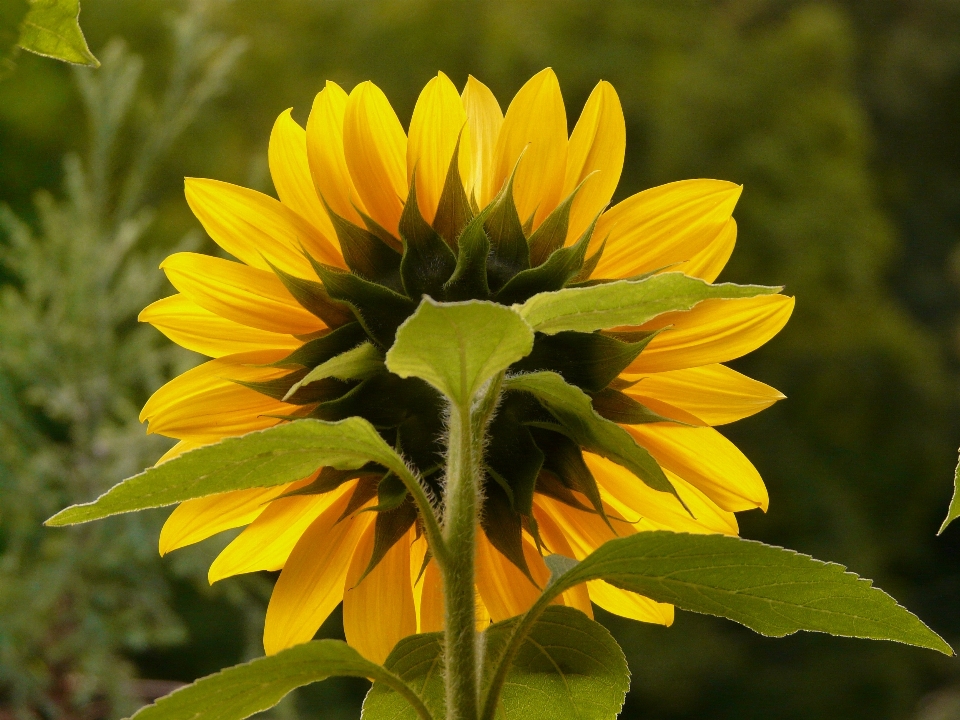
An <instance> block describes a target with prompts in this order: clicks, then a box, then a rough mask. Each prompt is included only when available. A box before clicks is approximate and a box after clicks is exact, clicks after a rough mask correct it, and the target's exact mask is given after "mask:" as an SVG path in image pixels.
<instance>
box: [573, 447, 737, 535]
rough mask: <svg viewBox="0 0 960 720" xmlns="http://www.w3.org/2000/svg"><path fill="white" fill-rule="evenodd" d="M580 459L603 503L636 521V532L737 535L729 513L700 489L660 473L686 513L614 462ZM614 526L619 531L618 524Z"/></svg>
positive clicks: (587, 455)
mask: <svg viewBox="0 0 960 720" xmlns="http://www.w3.org/2000/svg"><path fill="white" fill-rule="evenodd" d="M583 457H584V460H586V463H587V467H589V468H590V472H591V473H593V477H594V478H596V481H597V485H598V486H599V487H600V493H601V496H602V497H603V500H604V502H607V503H609V504H610V506H611V507H612V508H613V510H615V511H616V512H618V513H619V514H620V515H621V516H622V517H624V518H626V519H628V520H630V521H634V520H639V522H636V523H634V525H635V527H636V528H637V529H638V530H673V531H675V532H689V533H723V534H724V535H736V534H737V531H738V528H737V518H736V516H735V515H734V514H733V513H732V512H728V511H726V510H723V509H721V508H720V507H719V506H717V504H716V503H715V502H713V501H712V500H711V499H710V498H708V497H707V496H706V495H704V494H703V493H702V492H701V491H700V490H698V489H697V488H695V487H694V486H693V485H691V484H689V483H688V482H687V481H686V480H684V479H683V478H680V477H677V476H676V475H674V474H673V473H671V472H670V471H669V470H664V472H665V473H666V475H667V478H668V479H669V480H670V482H671V483H673V486H674V487H675V488H676V489H677V494H678V495H679V496H680V497H681V498H682V499H683V502H684V503H686V505H687V507H688V508H690V512H687V511H686V510H684V509H683V506H681V505H680V503H679V502H678V501H677V499H676V498H674V497H673V496H672V495H670V494H669V493H664V492H658V491H657V490H653V489H651V488H650V487H649V486H647V484H646V483H644V482H643V481H642V480H640V479H639V478H638V477H637V476H636V475H634V474H633V473H632V472H630V471H629V470H627V469H626V468H624V467H621V466H620V465H617V464H616V463H615V462H612V461H610V460H607V459H606V458H602V457H600V456H599V455H594V454H592V453H584V454H583ZM691 513H692V516H691ZM614 527H616V528H619V523H617V524H615V525H614Z"/></svg>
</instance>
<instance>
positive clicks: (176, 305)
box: [137, 295, 303, 358]
mask: <svg viewBox="0 0 960 720" xmlns="http://www.w3.org/2000/svg"><path fill="white" fill-rule="evenodd" d="M137 320H139V321H140V322H148V323H150V324H151V325H153V326H154V327H155V328H156V329H157V330H159V331H160V332H162V333H163V334H164V335H166V336H167V337H168V338H170V339H171V340H173V341H174V342H175V343H177V345H179V346H180V347H185V348H186V349H187V350H193V351H194V352H198V353H200V354H202V355H208V356H209V357H215V358H216V357H222V356H223V355H232V354H234V353H240V352H249V351H251V350H263V349H267V348H278V349H284V350H287V351H288V352H292V351H293V350H295V349H297V348H298V347H300V346H301V345H302V344H303V343H302V342H301V341H300V340H297V339H296V338H295V337H293V336H292V335H282V334H280V333H275V332H268V331H266V330H258V329H257V328H252V327H249V326H247V325H241V324H240V323H238V322H234V321H233V320H228V319H227V318H224V317H220V316H219V315H216V314H214V313H212V312H210V311H209V310H204V309H203V308H202V307H200V306H199V305H197V304H196V303H195V302H194V301H193V300H191V299H190V298H188V297H186V296H185V295H171V296H170V297H166V298H163V299H162V300H157V301H156V302H155V303H151V304H150V305H147V307H145V308H144V309H143V310H142V311H141V312H140V315H139V316H138V317H137Z"/></svg>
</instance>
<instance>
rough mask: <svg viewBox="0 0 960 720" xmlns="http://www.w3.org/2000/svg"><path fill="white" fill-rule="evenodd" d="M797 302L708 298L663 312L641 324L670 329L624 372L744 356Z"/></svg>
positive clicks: (767, 298)
mask: <svg viewBox="0 0 960 720" xmlns="http://www.w3.org/2000/svg"><path fill="white" fill-rule="evenodd" d="M793 305H794V298H792V297H786V296H784V295H761V296H759V297H754V298H742V299H737V300H704V301H703V302H701V303H700V304H699V305H697V306H696V307H694V308H693V310H690V311H688V312H676V313H664V314H663V315H660V316H659V317H657V318H655V319H654V320H652V321H650V322H649V323H647V324H645V325H643V326H642V327H643V329H645V330H654V329H657V328H667V329H665V330H664V331H663V332H662V333H660V334H659V335H657V336H656V337H655V338H653V340H651V341H650V344H649V345H647V347H646V348H644V350H643V352H642V353H640V356H639V357H638V358H637V359H636V360H634V361H633V362H632V363H631V364H630V366H629V367H628V368H627V369H626V371H625V372H627V373H628V374H646V373H658V372H664V371H667V370H679V369H682V368H691V367H699V366H701V365H711V364H713V363H721V362H726V361H728V360H733V359H734V358H738V357H741V356H743V355H746V354H747V353H749V352H753V351H754V350H756V349H757V348H758V347H760V346H761V345H763V344H764V343H765V342H767V341H768V340H770V339H771V338H772V337H773V336H774V335H776V334H777V333H778V332H780V330H781V329H782V328H783V326H784V325H786V324H787V320H789V319H790V315H791V313H792V312H793Z"/></svg>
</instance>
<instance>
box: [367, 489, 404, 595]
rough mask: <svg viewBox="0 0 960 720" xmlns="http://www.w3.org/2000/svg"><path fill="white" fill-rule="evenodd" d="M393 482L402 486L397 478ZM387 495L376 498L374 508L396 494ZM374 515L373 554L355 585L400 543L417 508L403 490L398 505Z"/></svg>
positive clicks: (370, 509) (391, 499) (391, 498)
mask: <svg viewBox="0 0 960 720" xmlns="http://www.w3.org/2000/svg"><path fill="white" fill-rule="evenodd" d="M386 480H387V478H386V477H385V478H384V479H383V480H381V482H380V484H381V485H383V483H384V481H386ZM395 480H396V484H398V485H400V486H402V485H403V483H402V482H400V479H399V478H396V477H395ZM389 493H390V491H388V495H387V496H386V497H385V496H384V495H383V494H380V495H379V497H378V500H379V504H378V505H377V506H375V507H380V506H382V505H384V504H385V503H386V504H390V503H392V502H393V497H394V496H395V495H396V493H395V492H394V493H393V495H390V494H389ZM374 510H375V508H366V510H365V512H366V511H374ZM376 513H377V519H376V520H375V521H374V525H373V552H372V553H371V555H370V562H369V563H367V567H366V568H365V569H364V571H363V574H362V575H360V579H359V580H357V585H359V584H360V583H361V582H363V579H364V578H365V577H366V576H367V575H369V574H370V573H371V572H372V571H373V569H374V568H375V567H377V565H379V564H380V561H381V560H383V558H384V556H385V555H386V554H387V553H388V552H389V551H390V548H392V547H393V546H394V545H396V544H397V543H398V542H400V541H401V540H402V539H403V536H404V535H406V534H407V531H408V530H409V529H410V528H411V527H413V524H414V523H415V522H416V521H417V506H416V505H414V504H413V500H411V499H410V498H409V497H407V494H406V490H404V493H403V495H402V496H401V500H400V503H399V504H398V505H397V506H395V507H393V508H386V509H382V510H376Z"/></svg>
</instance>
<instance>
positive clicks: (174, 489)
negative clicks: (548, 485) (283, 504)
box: [46, 417, 416, 526]
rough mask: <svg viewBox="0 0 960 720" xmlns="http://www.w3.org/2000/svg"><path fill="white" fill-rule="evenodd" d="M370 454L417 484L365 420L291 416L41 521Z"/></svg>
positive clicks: (361, 459)
mask: <svg viewBox="0 0 960 720" xmlns="http://www.w3.org/2000/svg"><path fill="white" fill-rule="evenodd" d="M370 461H373V462H376V463H379V464H380V465H383V466H384V467H386V468H388V469H390V470H393V471H394V472H395V473H397V475H399V476H400V477H401V478H403V479H404V481H405V482H413V483H416V480H415V479H414V478H413V477H412V476H411V474H410V471H409V470H408V469H407V466H406V465H405V464H404V462H403V460H402V458H400V456H399V455H397V454H396V452H394V451H393V449H392V448H391V447H390V446H389V445H387V444H386V443H385V442H384V441H383V439H382V438H381V437H380V435H379V434H377V431H376V430H375V429H374V427H373V426H372V425H371V424H370V423H368V422H367V421H366V420H363V419H362V418H357V417H353V418H347V419H346V420H342V421H340V422H333V423H331V422H324V421H322V420H297V421H295V422H291V423H288V424H286V425H278V426H276V427H272V428H268V429H266V430H257V431H255V432H251V433H247V434H246V435H242V436H240V437H235V438H227V439H225V440H221V441H220V442H218V443H215V444H213V445H206V446H204V447H201V448H197V449H196V450H190V451H188V452H185V453H183V454H182V455H179V456H177V457H175V458H173V459H171V460H168V461H167V462H165V463H163V464H162V465H157V466H155V467H152V468H149V469H147V470H145V471H144V472H142V473H140V474H139V475H134V476H133V477H131V478H128V479H127V480H124V481H123V482H122V483H120V484H119V485H115V486H114V487H113V488H111V489H110V490H108V491H107V492H106V493H104V494H103V495H101V496H100V497H99V498H98V499H97V500H95V501H94V502H90V503H85V504H82V505H73V506H71V507H68V508H67V509H65V510H62V511H60V512H59V513H57V514H56V515H54V516H53V517H52V518H50V519H49V520H47V522H46V524H47V525H52V526H61V525H73V524H75V523H82V522H88V521H90V520H98V519H100V518H103V517H107V516H109V515H116V514H117V513H124V512H131V511H133V510H143V509H145V508H153V507H162V506H164V505H172V504H174V503H178V502H182V501H184V500H190V499H191V498H198V497H204V496H206V495H213V494H215V493H222V492H227V491H229V490H245V489H247V488H255V487H272V486H274V485H282V484H283V483H288V482H293V481H295V480H299V479H301V478H304V477H306V476H307V475H309V474H310V473H312V472H314V471H315V470H317V469H318V468H320V467H322V466H330V467H334V468H338V469H341V470H350V469H354V468H359V467H362V466H363V465H365V464H366V463H368V462H370Z"/></svg>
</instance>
